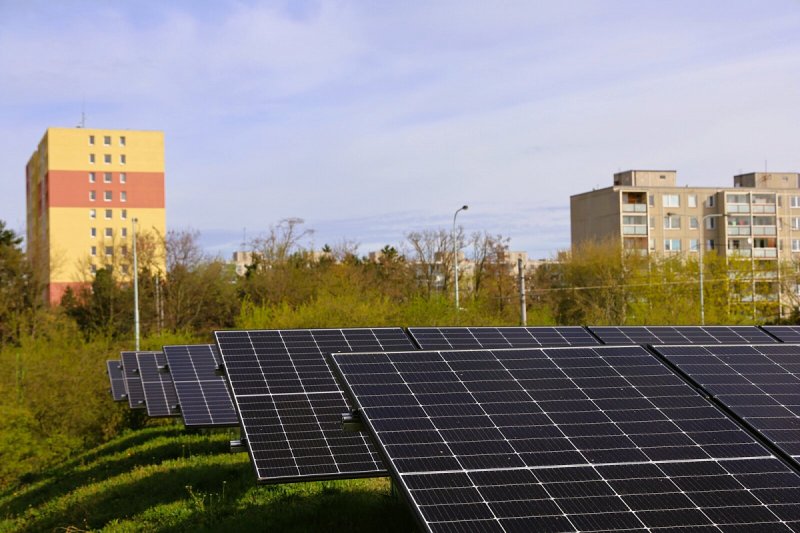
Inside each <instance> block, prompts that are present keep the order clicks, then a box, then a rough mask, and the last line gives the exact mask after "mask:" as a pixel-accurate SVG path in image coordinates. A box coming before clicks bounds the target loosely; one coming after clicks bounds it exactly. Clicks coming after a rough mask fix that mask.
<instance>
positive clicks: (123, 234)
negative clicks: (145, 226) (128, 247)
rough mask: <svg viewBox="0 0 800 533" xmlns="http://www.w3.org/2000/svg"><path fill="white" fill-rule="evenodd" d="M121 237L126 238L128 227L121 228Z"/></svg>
mask: <svg viewBox="0 0 800 533" xmlns="http://www.w3.org/2000/svg"><path fill="white" fill-rule="evenodd" d="M122 238H123V239H127V238H128V228H122Z"/></svg>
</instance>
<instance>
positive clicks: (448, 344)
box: [408, 326, 600, 350]
mask: <svg viewBox="0 0 800 533" xmlns="http://www.w3.org/2000/svg"><path fill="white" fill-rule="evenodd" d="M408 332H409V333H410V334H411V337H412V338H413V339H414V341H415V342H416V343H417V344H418V345H419V347H420V348H422V349H423V350H448V349H472V348H528V347H540V346H583V345H598V344H600V342H599V341H598V340H597V339H596V338H595V337H593V336H592V335H591V333H589V332H588V331H586V329H584V328H582V327H579V326H560V327H499V328H496V327H494V328H493V327H472V328H470V327H453V328H408Z"/></svg>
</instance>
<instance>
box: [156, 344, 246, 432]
mask: <svg viewBox="0 0 800 533" xmlns="http://www.w3.org/2000/svg"><path fill="white" fill-rule="evenodd" d="M164 355H165V356H166V358H167V363H168V364H169V371H170V374H171V375H172V381H173V383H174V384H175V393H176V394H177V397H178V403H179V404H180V407H181V416H182V417H183V423H184V424H185V425H186V427H197V428H199V427H225V426H238V425H239V418H238V417H237V416H236V411H235V409H234V408H233V400H232V399H231V396H230V392H229V391H228V387H227V385H226V384H225V378H224V377H223V376H220V375H217V367H218V365H219V364H220V363H221V359H220V357H219V353H218V352H217V347H216V346H215V345H213V344H198V345H189V346H164Z"/></svg>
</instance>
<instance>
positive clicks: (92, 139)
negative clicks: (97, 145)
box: [89, 135, 94, 146]
mask: <svg viewBox="0 0 800 533" xmlns="http://www.w3.org/2000/svg"><path fill="white" fill-rule="evenodd" d="M89 146H94V135H89Z"/></svg>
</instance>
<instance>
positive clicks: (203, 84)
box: [0, 0, 800, 257]
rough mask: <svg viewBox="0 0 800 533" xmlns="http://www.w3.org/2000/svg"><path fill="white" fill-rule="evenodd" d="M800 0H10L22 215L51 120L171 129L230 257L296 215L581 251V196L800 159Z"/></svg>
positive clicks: (541, 252) (2, 5)
mask: <svg viewBox="0 0 800 533" xmlns="http://www.w3.org/2000/svg"><path fill="white" fill-rule="evenodd" d="M798 35H800V2H798V1H797V0H793V1H788V0H772V1H769V2H752V1H741V2H740V1H731V0H726V1H714V0H708V1H703V2H697V1H670V2H656V1H641V0H640V1H635V2H628V1H613V2H612V1H606V2H600V1H572V2H538V1H520V2H512V1H499V2H473V1H466V0H459V1H453V2H417V1H407V2H366V1H362V2H346V1H334V2H313V1H301V2H297V1H287V2H245V1H238V2H226V1H214V2H211V1H205V2H199V1H185V2H147V1H136V2H133V1H131V2H100V1H97V2H79V1H65V2H51V1H26V2H16V1H10V0H0V141H2V142H0V180H2V181H1V183H2V189H1V190H0V219H3V220H6V221H7V222H8V223H9V225H10V226H11V227H13V228H15V229H17V230H20V231H24V224H25V198H24V169H25V163H26V161H27V159H28V157H29V156H30V154H31V152H32V151H33V149H34V147H35V146H36V144H37V143H38V141H39V139H40V138H41V136H42V134H43V132H44V130H45V129H46V128H47V127H49V126H74V125H76V124H77V123H78V122H79V121H80V115H81V109H82V107H84V106H85V110H86V125H87V126H88V127H97V128H130V129H159V130H163V131H164V132H165V136H166V161H167V224H168V227H169V228H171V229H182V228H193V229H197V230H199V231H200V232H201V234H202V235H203V237H202V242H203V243H204V245H205V246H206V248H207V249H208V250H209V251H210V252H213V253H222V254H224V255H228V254H229V253H230V252H231V251H232V250H233V249H235V248H237V247H238V246H239V243H240V242H241V241H242V238H243V233H244V231H245V228H246V233H247V236H248V238H249V237H255V236H257V235H258V234H259V233H262V232H264V231H266V229H267V228H268V227H269V226H270V225H271V224H274V223H276V222H277V221H279V220H280V219H282V218H287V217H300V218H303V219H304V220H305V221H306V225H307V226H308V227H310V228H313V229H314V230H315V235H314V244H315V245H316V246H318V247H319V246H321V245H322V244H324V243H329V244H335V243H337V242H340V241H342V240H344V239H348V240H350V241H356V242H359V243H360V244H361V247H360V250H361V252H362V253H366V252H367V251H369V250H372V249H378V248H380V247H382V246H383V245H384V244H394V245H397V244H399V243H400V242H401V241H402V240H403V235H404V234H405V233H407V232H408V231H411V230H419V229H424V228H440V227H449V225H450V223H451V221H452V216H453V212H454V211H455V210H456V209H457V208H458V207H459V206H461V205H462V204H464V203H467V204H469V205H470V209H469V211H468V212H466V213H462V214H460V215H459V222H460V223H461V224H462V225H463V226H464V229H465V231H467V232H468V233H471V232H474V231H489V232H491V233H495V234H496V233H500V234H503V235H505V236H509V237H511V246H512V248H513V249H516V250H527V251H528V252H529V253H530V254H531V255H532V256H534V257H549V256H552V255H553V254H554V253H555V252H556V250H558V249H562V248H566V247H568V246H569V196H570V195H572V194H577V193H580V192H584V191H586V190H590V189H592V188H595V187H606V186H608V185H610V184H611V180H612V174H613V173H614V172H617V171H619V170H626V169H629V168H655V169H676V170H677V171H678V181H679V183H680V184H691V185H728V184H731V183H732V176H733V175H734V174H736V173H739V172H748V171H754V170H762V169H763V168H764V165H765V161H766V162H767V165H768V168H769V169H771V170H776V171H778V170H780V171H800V148H798V146H799V145H798V135H797V131H798V127H799V126H800V38H798Z"/></svg>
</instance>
